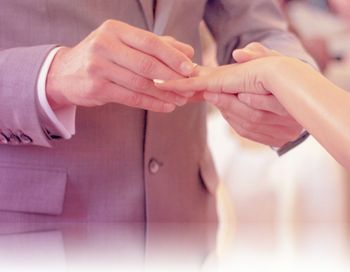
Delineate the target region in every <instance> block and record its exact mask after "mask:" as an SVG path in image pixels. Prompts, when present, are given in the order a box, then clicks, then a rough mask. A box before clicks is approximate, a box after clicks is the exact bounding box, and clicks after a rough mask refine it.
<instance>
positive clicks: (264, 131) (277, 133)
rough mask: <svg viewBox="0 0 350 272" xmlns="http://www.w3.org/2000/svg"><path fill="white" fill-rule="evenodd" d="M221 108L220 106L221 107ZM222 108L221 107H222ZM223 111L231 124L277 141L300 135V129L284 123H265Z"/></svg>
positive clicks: (284, 141) (286, 140)
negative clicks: (251, 120) (254, 121)
mask: <svg viewBox="0 0 350 272" xmlns="http://www.w3.org/2000/svg"><path fill="white" fill-rule="evenodd" d="M219 109H220V108H219ZM220 110H221V109H220ZM221 111H222V112H223V115H224V117H225V118H226V119H229V120H230V124H236V125H238V126H239V127H241V128H242V129H244V130H246V131H249V132H253V133H256V134H258V135H262V136H269V137H271V138H272V139H275V140H276V141H280V142H283V143H286V142H288V141H290V140H291V137H292V138H294V136H295V139H296V138H297V137H298V136H299V134H300V130H298V129H296V128H292V127H288V126H284V125H265V124H260V123H253V122H250V121H249V120H247V119H242V118H240V117H237V116H236V115H233V114H230V112H225V111H223V110H221Z"/></svg>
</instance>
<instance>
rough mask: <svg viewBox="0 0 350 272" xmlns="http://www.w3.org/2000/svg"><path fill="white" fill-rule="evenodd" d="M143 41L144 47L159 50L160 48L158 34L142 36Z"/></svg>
mask: <svg viewBox="0 0 350 272" xmlns="http://www.w3.org/2000/svg"><path fill="white" fill-rule="evenodd" d="M141 43H142V45H143V46H144V48H148V49H150V50H157V49H158V48H159V43H160V41H159V38H158V37H157V36H155V35H152V34H147V35H144V37H142V38H141Z"/></svg>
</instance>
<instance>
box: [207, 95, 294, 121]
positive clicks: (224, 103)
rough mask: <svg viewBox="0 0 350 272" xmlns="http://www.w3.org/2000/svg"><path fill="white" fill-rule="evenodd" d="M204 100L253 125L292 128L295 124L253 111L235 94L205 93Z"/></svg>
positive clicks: (269, 113)
mask: <svg viewBox="0 0 350 272" xmlns="http://www.w3.org/2000/svg"><path fill="white" fill-rule="evenodd" d="M204 99H205V100H207V101H208V102H209V103H212V104H214V105H215V106H217V107H218V108H220V109H222V110H223V111H226V112H230V114H232V115H236V116H237V117H239V118H242V119H245V120H249V121H250V122H252V123H260V124H265V125H284V126H290V125H293V124H294V123H295V121H294V120H292V119H291V120H289V119H287V120H286V118H284V117H282V116H280V115H277V114H274V113H271V112H267V111H262V110H256V109H253V108H251V107H249V106H247V105H246V104H244V103H242V102H241V101H239V99H238V98H237V96H236V95H234V94H223V93H209V92H205V93H204Z"/></svg>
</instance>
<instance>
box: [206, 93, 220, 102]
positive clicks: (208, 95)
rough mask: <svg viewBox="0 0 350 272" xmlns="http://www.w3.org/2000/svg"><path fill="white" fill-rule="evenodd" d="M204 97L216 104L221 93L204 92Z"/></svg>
mask: <svg viewBox="0 0 350 272" xmlns="http://www.w3.org/2000/svg"><path fill="white" fill-rule="evenodd" d="M204 98H205V100H207V101H208V102H210V103H213V104H216V103H217V102H218V100H219V95H218V94H216V93H204Z"/></svg>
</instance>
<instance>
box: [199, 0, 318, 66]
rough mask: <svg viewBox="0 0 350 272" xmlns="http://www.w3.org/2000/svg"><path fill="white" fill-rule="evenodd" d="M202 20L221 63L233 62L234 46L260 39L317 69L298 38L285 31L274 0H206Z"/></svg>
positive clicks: (284, 22) (284, 24)
mask: <svg viewBox="0 0 350 272" xmlns="http://www.w3.org/2000/svg"><path fill="white" fill-rule="evenodd" d="M205 21H206V23H207V25H208V27H209V29H210V31H211V32H212V34H213V36H214V38H215V40H216V42H217V46H218V56H217V58H218V62H219V64H221V65H223V64H228V63H231V62H232V56H231V54H232V51H233V50H234V49H237V48H242V47H244V46H246V45H247V44H249V43H251V42H260V43H262V44H264V45H265V46H266V47H268V48H271V49H274V50H277V51H279V52H281V53H283V54H285V55H287V56H290V57H295V58H298V59H300V60H303V61H305V62H307V63H309V64H311V65H313V66H314V67H315V68H317V65H316V63H315V62H314V60H313V59H312V58H311V57H310V56H309V55H308V54H307V53H306V52H305V50H304V48H303V47H302V45H301V43H300V42H299V40H298V39H297V38H296V37H295V35H294V34H292V33H290V32H289V31H288V25H287V23H286V21H285V18H284V15H283V12H282V10H281V9H280V7H279V4H278V3H277V1H275V0H254V1H242V0H209V1H208V4H207V7H206V10H205Z"/></svg>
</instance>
